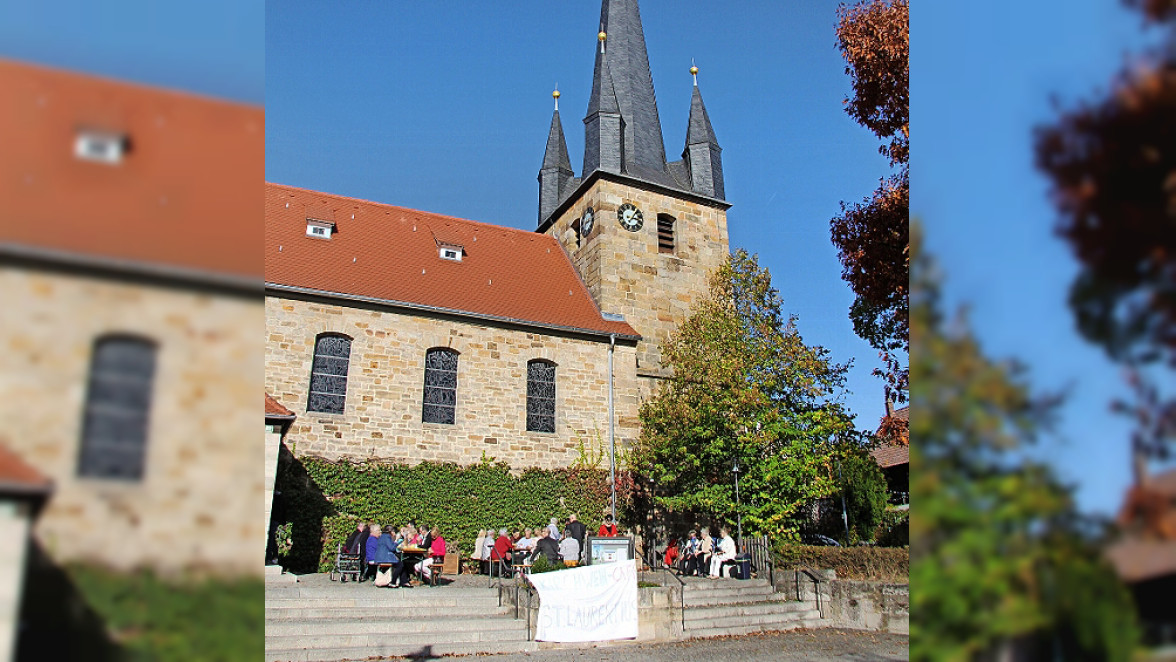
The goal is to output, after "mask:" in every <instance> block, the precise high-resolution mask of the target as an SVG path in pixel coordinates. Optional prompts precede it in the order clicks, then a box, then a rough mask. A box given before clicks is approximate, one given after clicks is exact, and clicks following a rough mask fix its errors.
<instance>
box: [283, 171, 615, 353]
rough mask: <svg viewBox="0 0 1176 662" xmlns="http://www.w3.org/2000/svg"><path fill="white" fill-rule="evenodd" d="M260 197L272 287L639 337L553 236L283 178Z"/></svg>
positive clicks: (515, 321) (548, 326)
mask: <svg viewBox="0 0 1176 662" xmlns="http://www.w3.org/2000/svg"><path fill="white" fill-rule="evenodd" d="M265 193H266V206H265V220H266V223H265V280H266V286H267V288H270V289H271V290H277V291H279V292H280V291H283V290H292V291H298V292H302V293H306V294H323V295H326V296H344V297H346V298H350V299H355V300H358V301H366V302H370V303H380V304H388V305H395V306H403V307H407V308H411V309H420V310H435V311H440V312H446V313H453V314H459V315H471V316H474V317H479V318H484V319H495V320H501V321H506V322H513V323H522V324H527V325H537V326H541V327H546V328H556V329H564V330H573V331H580V332H588V333H592V334H597V335H602V334H614V333H615V334H617V335H618V336H622V337H631V338H636V337H638V334H637V332H636V331H634V330H633V328H632V327H631V326H629V325H628V324H626V323H624V322H616V321H610V320H606V319H604V317H603V316H602V315H601V312H600V310H599V309H598V308H597V307H596V303H595V302H594V301H593V299H592V296H591V294H590V293H589V292H588V288H587V287H585V286H584V283H583V281H581V280H580V277H579V275H578V274H577V273H576V270H575V267H573V266H572V263H571V260H570V259H569V258H568V255H567V253H566V252H565V251H564V249H563V247H562V246H561V245H560V244H559V242H557V241H556V240H555V239H554V238H552V237H549V236H546V235H542V234H537V233H534V232H527V231H525V230H517V229H514V228H507V227H502V226H498V225H490V224H487V223H478V222H476V221H467V220H463V219H459V218H453V217H451V216H443V215H441V214H433V213H429V212H423V211H417V210H414V209H405V208H403V207H393V206H391V205H385V204H379V203H375V202H368V201H366V200H357V199H355V198H347V197H343V196H338V195H330V194H326V193H319V192H316V191H309V190H306V189H300V188H294V187H291V186H284V185H281V184H272V183H270V184H266V191H265ZM308 219H316V220H319V221H325V222H326V223H329V224H333V228H334V230H333V234H332V235H331V237H330V238H329V239H323V238H316V237H310V236H307V221H308ZM443 245H444V246H446V247H451V248H453V247H460V252H461V260H460V261H455V260H448V259H444V258H442V257H441V255H440V251H441V247H442V246H443Z"/></svg>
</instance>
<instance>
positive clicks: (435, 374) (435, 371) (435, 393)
mask: <svg viewBox="0 0 1176 662" xmlns="http://www.w3.org/2000/svg"><path fill="white" fill-rule="evenodd" d="M456 418H457V352H456V351H454V350H452V349H449V348H447V347H434V348H433V349H430V350H429V351H427V352H425V396H424V403H423V406H422V408H421V420H422V421H424V422H425V423H447V424H449V425H453V422H454V421H455V420H456Z"/></svg>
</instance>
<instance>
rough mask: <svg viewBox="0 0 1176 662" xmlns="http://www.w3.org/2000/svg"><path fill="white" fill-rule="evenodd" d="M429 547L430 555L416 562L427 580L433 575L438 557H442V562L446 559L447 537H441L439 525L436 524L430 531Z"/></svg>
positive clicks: (417, 568) (418, 570)
mask: <svg viewBox="0 0 1176 662" xmlns="http://www.w3.org/2000/svg"><path fill="white" fill-rule="evenodd" d="M427 549H428V550H429V554H428V556H426V557H425V558H423V559H421V561H420V562H419V563H417V564H416V571H417V572H419V573H421V576H422V577H424V579H425V581H429V579H430V578H431V577H432V576H433V570H432V565H433V564H434V563H436V562H437V559H441V561H442V562H444V560H445V538H442V537H441V529H439V528H438V527H435V526H434V527H433V530H432V531H429V546H428V548H427Z"/></svg>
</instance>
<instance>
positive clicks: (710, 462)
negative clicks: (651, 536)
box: [632, 250, 854, 535]
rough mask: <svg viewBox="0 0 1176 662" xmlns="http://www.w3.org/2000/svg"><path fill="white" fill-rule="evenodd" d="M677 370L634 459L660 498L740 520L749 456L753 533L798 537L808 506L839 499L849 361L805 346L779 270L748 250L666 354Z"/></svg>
mask: <svg viewBox="0 0 1176 662" xmlns="http://www.w3.org/2000/svg"><path fill="white" fill-rule="evenodd" d="M662 355H663V359H664V361H665V363H666V364H667V365H668V366H669V367H670V368H671V369H672V370H673V377H672V378H671V379H668V380H666V381H665V382H663V384H662V387H661V389H660V391H659V392H658V394H657V395H656V396H655V397H654V398H652V399H650V400H649V401H647V402H646V403H645V404H643V405H642V407H641V422H642V431H641V437H640V439H639V440H638V443H637V444H636V446H635V448H634V451H633V454H632V463H633V466H634V467H635V468H637V469H638V470H639V471H641V472H642V473H645V474H646V475H647V476H648V477H649V478H652V479H653V481H654V482H655V483H656V484H657V485H658V486H659V492H661V493H663V494H665V495H668V496H662V495H659V496H657V497H656V501H657V502H658V503H659V504H661V505H662V506H665V507H669V508H672V509H678V510H687V511H696V512H701V513H707V514H710V515H715V516H718V517H720V518H723V519H724V520H725V521H727V522H730V523H734V522H735V518H736V499H735V491H734V480H733V479H734V476H733V474H732V471H731V470H732V466H733V463H734V461H735V460H738V461H739V466H740V470H741V474H740V489H741V493H742V503H743V510H742V516H743V528H744V531H749V532H756V533H768V534H772V535H776V534H793V533H795V532H796V530H797V528H798V526H799V523H800V520H801V514H800V510H801V507H802V506H803V505H804V504H808V503H810V502H812V501H813V500H814V499H817V498H820V497H824V496H828V495H829V494H832V493H833V491H834V489H835V487H834V484H833V479H832V477H831V473H830V466H831V464H830V462H831V458H832V455H833V453H834V450H833V449H834V448H836V446H837V445H838V444H837V442H839V441H840V440H842V439H845V438H848V437H850V436H852V435H854V430H853V421H852V419H851V417H850V416H849V414H848V413H847V412H846V411H845V410H844V409H843V407H842V406H841V405H840V404H839V403H836V402H833V401H831V400H830V396H831V395H833V393H834V392H836V391H838V390H839V389H840V388H841V387H842V385H843V384H844V381H845V373H846V371H847V370H848V365H841V364H836V363H833V362H832V361H831V360H830V358H829V352H828V351H827V350H826V349H824V348H822V347H819V346H810V345H806V344H805V343H804V340H803V339H802V338H801V336H800V332H799V331H798V330H797V328H796V318H795V317H786V316H785V315H784V313H783V311H782V302H781V300H780V296H779V293H778V292H777V291H776V290H775V289H774V288H773V287H772V282H771V276H770V274H769V273H768V272H767V270H766V269H761V268H760V267H759V264H758V263H757V261H756V258H755V257H754V256H750V255H748V254H747V252H746V251H743V250H740V251H738V252H737V253H735V254H734V255H732V256H731V257H730V259H729V260H728V262H727V263H726V264H725V265H724V266H723V267H721V268H720V269H718V270H717V271H716V272H715V274H714V275H713V276H712V279H711V284H710V292H709V295H708V296H707V297H706V298H705V299H703V300H702V301H701V302H700V303H699V304H698V305H697V307H696V308H695V310H694V312H693V314H692V316H691V317H690V318H689V319H688V320H687V321H686V322H684V323H683V324H682V326H681V327H679V329H678V331H677V333H676V334H675V336H674V337H673V338H672V339H671V340H670V342H669V343H667V344H666V345H665V346H664V347H663V350H662Z"/></svg>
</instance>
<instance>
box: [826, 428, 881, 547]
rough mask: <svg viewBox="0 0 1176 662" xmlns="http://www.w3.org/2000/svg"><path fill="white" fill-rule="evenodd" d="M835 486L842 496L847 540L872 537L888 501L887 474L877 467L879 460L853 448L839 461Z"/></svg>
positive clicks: (870, 538) (859, 449) (871, 538)
mask: <svg viewBox="0 0 1176 662" xmlns="http://www.w3.org/2000/svg"><path fill="white" fill-rule="evenodd" d="M837 489H838V490H839V491H840V492H841V493H842V494H844V495H845V510H846V511H847V513H848V515H849V527H850V538H851V540H850V541H849V542H851V543H852V542H857V541H858V540H874V534H875V530H876V529H877V528H878V524H879V523H880V522H882V520H883V516H884V513H885V512H886V501H887V490H886V476H884V475H883V474H882V470H881V469H879V468H878V463H877V462H875V461H874V458H873V457H871V456H870V454H869V453H867V452H866V451H865V450H864V449H861V448H854V449H852V450H851V451H849V452H848V453H846V455H845V457H844V458H843V459H842V461H841V477H840V479H838V481H837ZM837 537H838V538H840V537H842V536H840V535H838V536H837ZM843 542H844V541H843Z"/></svg>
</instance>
